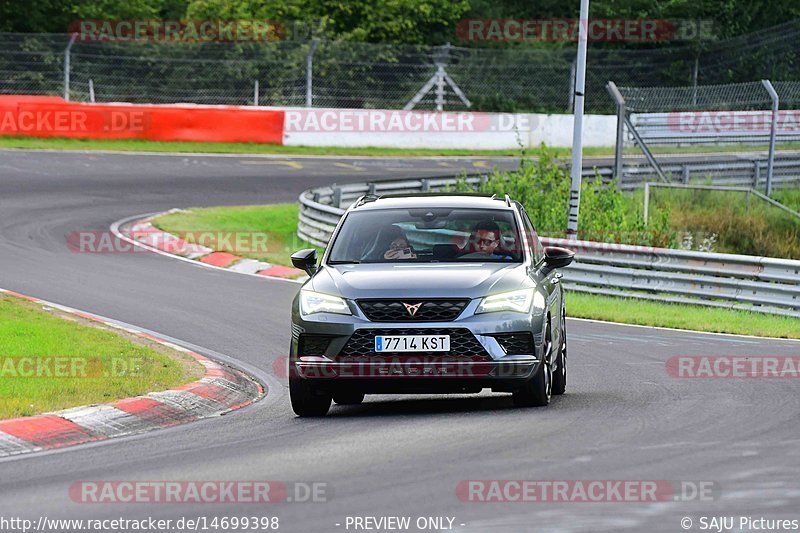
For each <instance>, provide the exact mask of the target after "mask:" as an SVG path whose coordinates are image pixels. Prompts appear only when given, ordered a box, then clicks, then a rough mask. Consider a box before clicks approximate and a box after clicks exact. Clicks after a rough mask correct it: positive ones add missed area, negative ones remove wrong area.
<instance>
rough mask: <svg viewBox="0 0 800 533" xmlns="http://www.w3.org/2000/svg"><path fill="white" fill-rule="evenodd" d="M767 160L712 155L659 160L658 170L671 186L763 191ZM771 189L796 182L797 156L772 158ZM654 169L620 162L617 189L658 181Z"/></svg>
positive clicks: (799, 167)
mask: <svg viewBox="0 0 800 533" xmlns="http://www.w3.org/2000/svg"><path fill="white" fill-rule="evenodd" d="M767 165H768V162H767V159H766V157H765V158H763V159H743V158H742V157H741V156H737V155H735V154H732V155H731V156H730V157H722V156H718V155H715V156H714V160H712V161H674V162H673V161H669V159H668V158H666V157H662V158H659V166H660V167H661V170H662V171H663V172H664V174H665V175H666V177H667V178H668V179H669V181H670V182H672V183H684V184H687V183H690V182H692V181H698V180H700V181H708V182H710V183H711V184H713V185H720V186H732V187H750V188H753V189H763V188H764V187H765V185H766V183H767ZM773 165H774V167H773V175H772V187H773V188H780V187H782V186H784V185H788V184H792V183H798V182H800V155H795V154H792V155H789V156H783V157H776V158H775V162H774V163H773ZM601 170H603V171H605V172H601V174H602V175H606V174H608V175H610V171H611V168H610V167H609V168H605V167H604V168H603V169H601ZM658 180H659V176H658V173H657V172H656V171H655V169H654V168H653V167H652V166H650V165H649V164H647V163H646V162H641V163H631V162H630V161H626V160H625V159H623V167H622V179H620V180H619V181H620V188H622V189H625V190H630V189H636V188H638V187H641V186H642V185H643V184H644V183H645V182H648V181H658Z"/></svg>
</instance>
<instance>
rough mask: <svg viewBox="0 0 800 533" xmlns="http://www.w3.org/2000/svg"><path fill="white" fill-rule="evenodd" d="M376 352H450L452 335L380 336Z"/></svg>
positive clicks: (376, 340) (377, 338) (376, 338)
mask: <svg viewBox="0 0 800 533" xmlns="http://www.w3.org/2000/svg"><path fill="white" fill-rule="evenodd" d="M375 351H376V352H449V351H450V335H379V336H376V337H375Z"/></svg>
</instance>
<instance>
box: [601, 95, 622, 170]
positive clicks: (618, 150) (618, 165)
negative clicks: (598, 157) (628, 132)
mask: <svg viewBox="0 0 800 533" xmlns="http://www.w3.org/2000/svg"><path fill="white" fill-rule="evenodd" d="M606 90H607V91H608V94H610V95H611V98H612V99H613V100H614V103H615V104H616V105H617V142H616V146H615V147H614V177H615V178H616V179H617V180H621V179H622V146H623V144H624V143H625V138H624V137H625V99H624V98H623V97H622V94H621V93H620V92H619V89H617V84H616V83H614V82H613V81H609V82H608V84H606Z"/></svg>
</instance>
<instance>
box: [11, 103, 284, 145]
mask: <svg viewBox="0 0 800 533" xmlns="http://www.w3.org/2000/svg"><path fill="white" fill-rule="evenodd" d="M283 116H284V112H283V111H276V110H268V109H252V108H247V107H243V106H241V107H240V106H194V105H136V104H86V103H76V102H66V101H64V100H63V99H61V98H58V97H53V96H0V135H14V136H28V137H70V138H76V139H148V140H151V141H203V142H254V143H268V144H283V118H284V117H283Z"/></svg>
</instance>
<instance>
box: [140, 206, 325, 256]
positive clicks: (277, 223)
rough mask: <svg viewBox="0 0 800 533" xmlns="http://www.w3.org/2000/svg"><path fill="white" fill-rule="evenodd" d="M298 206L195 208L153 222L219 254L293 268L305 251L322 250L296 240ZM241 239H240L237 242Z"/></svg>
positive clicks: (298, 239) (162, 228)
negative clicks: (294, 257) (294, 260)
mask: <svg viewBox="0 0 800 533" xmlns="http://www.w3.org/2000/svg"><path fill="white" fill-rule="evenodd" d="M297 213H298V205H297V204H275V205H250V206H236V207H205V208H193V209H187V210H184V211H178V212H175V213H170V214H167V215H162V216H160V217H156V218H155V219H153V221H152V222H153V225H154V226H156V227H157V228H158V229H160V230H163V231H166V232H168V233H171V234H173V235H178V236H180V237H181V238H183V239H185V240H186V241H187V242H191V243H195V244H203V245H204V246H208V247H210V248H213V249H214V250H217V251H218V252H229V253H232V254H234V255H238V256H240V257H246V258H248V259H256V260H258V261H266V262H267V263H272V264H275V265H284V266H292V262H291V260H290V259H289V257H290V256H291V255H292V253H293V252H296V251H297V250H300V249H302V248H316V249H317V250H318V251H319V252H322V249H321V248H319V247H317V246H314V245H312V244H309V243H307V242H305V241H303V240H301V239H300V238H299V237H298V236H297ZM237 237H238V238H237Z"/></svg>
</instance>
